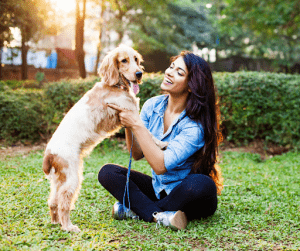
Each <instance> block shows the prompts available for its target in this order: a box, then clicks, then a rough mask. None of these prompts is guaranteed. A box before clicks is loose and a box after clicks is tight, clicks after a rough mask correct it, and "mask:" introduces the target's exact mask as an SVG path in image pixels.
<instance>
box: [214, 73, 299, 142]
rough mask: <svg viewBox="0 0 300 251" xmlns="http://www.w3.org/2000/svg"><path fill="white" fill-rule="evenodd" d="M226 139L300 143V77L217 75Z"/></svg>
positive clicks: (258, 74)
mask: <svg viewBox="0 0 300 251" xmlns="http://www.w3.org/2000/svg"><path fill="white" fill-rule="evenodd" d="M214 79H215V82H216V86H217V88H218V93H219V97H220V104H221V106H220V108H221V114H222V118H223V119H222V120H223V121H222V124H223V127H224V129H225V130H226V134H227V135H226V136H227V140H230V141H233V142H242V141H244V142H245V143H247V142H248V141H251V140H253V139H264V140H266V142H268V141H270V142H272V143H275V144H279V145H291V146H295V145H299V142H300V76H299V75H287V74H275V73H258V72H237V73H217V74H214Z"/></svg>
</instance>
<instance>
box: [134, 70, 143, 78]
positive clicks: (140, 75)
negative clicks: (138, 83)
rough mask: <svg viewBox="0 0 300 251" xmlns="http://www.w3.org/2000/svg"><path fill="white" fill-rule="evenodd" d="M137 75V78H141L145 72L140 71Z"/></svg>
mask: <svg viewBox="0 0 300 251" xmlns="http://www.w3.org/2000/svg"><path fill="white" fill-rule="evenodd" d="M135 75H136V77H137V79H141V78H142V76H143V73H142V72H141V71H138V72H136V73H135Z"/></svg>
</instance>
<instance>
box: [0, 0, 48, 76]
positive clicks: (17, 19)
mask: <svg viewBox="0 0 300 251" xmlns="http://www.w3.org/2000/svg"><path fill="white" fill-rule="evenodd" d="M2 11H3V14H4V15H3V16H2V15H1V16H2V18H3V19H4V23H3V24H4V25H3V24H2V26H3V27H4V28H3V29H2V27H1V30H0V46H1V47H2V46H3V45H4V43H3V42H2V43H1V40H2V41H7V42H9V39H10V38H7V34H8V35H9V34H10V33H9V28H10V27H17V28H19V29H20V31H21V37H22V41H21V44H22V46H21V47H22V49H21V50H22V79H27V52H28V49H29V44H28V42H29V41H33V42H34V41H37V40H38V39H39V38H41V37H42V36H43V35H45V34H47V33H48V32H49V29H48V28H49V27H47V25H46V21H47V19H48V18H50V17H51V11H52V9H51V5H50V2H49V0H4V2H3V3H2V2H1V14H2ZM52 13H53V11H52ZM51 24H53V23H51ZM50 28H51V31H53V26H52V27H50ZM5 36H6V38H5ZM3 37H4V38H3Z"/></svg>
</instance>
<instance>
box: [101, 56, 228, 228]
mask: <svg viewBox="0 0 300 251" xmlns="http://www.w3.org/2000/svg"><path fill="white" fill-rule="evenodd" d="M161 89H162V90H163V91H164V92H165V93H167V95H161V96H157V97H154V98H151V99H149V100H147V102H146V103H145V104H144V106H143V108H142V111H141V114H140V116H139V114H138V112H133V111H128V110H121V109H120V108H119V107H118V106H115V105H112V104H109V106H110V107H111V108H113V109H116V110H118V111H120V113H119V117H120V121H121V123H122V125H124V126H125V127H126V129H125V133H126V143H127V148H128V149H129V150H130V148H131V144H132V133H133V135H134V137H133V147H132V155H133V158H134V159H135V160H139V159H141V158H143V157H145V158H146V160H147V161H148V163H149V165H150V167H151V168H152V177H150V176H148V175H145V174H142V173H140V172H137V171H133V170H132V171H131V173H130V182H129V191H130V206H131V210H129V209H128V201H127V200H126V202H125V205H122V204H121V203H120V202H123V194H124V189H125V183H126V175H127V168H124V167H121V166H118V165H114V164H107V165H104V166H103V167H102V168H101V170H100V172H99V176H98V179H99V182H100V183H101V184H102V185H103V186H104V188H106V189H107V190H108V191H109V192H110V193H111V194H112V195H113V196H114V197H115V198H116V199H117V200H118V201H120V202H116V203H115V205H114V206H113V217H114V218H116V219H124V218H128V217H131V218H134V217H137V216H138V217H139V218H141V219H143V220H145V221H147V222H151V221H155V222H157V223H159V224H163V225H165V226H170V227H171V228H173V229H184V228H185V227H186V225H187V220H192V219H200V218H204V217H208V216H210V215H213V214H214V212H215V211H216V209H217V194H220V193H221V190H222V188H223V185H222V177H221V172H220V170H219V169H218V168H217V165H216V162H217V153H218V141H219V139H220V134H219V131H218V116H217V115H218V111H219V110H218V106H217V104H216V94H215V87H214V82H213V78H212V74H211V70H210V68H209V65H208V64H207V62H206V61H205V60H203V59H202V58H201V57H199V56H196V55H195V54H193V53H191V52H186V51H183V52H181V54H180V55H178V56H176V57H173V58H172V59H171V65H170V67H169V68H168V69H167V70H166V71H165V77H164V80H163V82H162V84H161ZM148 130H149V131H150V132H151V133H152V134H153V135H154V136H155V137H156V138H157V139H159V140H161V141H165V142H168V143H169V144H168V147H167V149H166V150H165V151H163V150H161V149H160V148H158V147H157V146H156V144H155V143H154V142H153V140H152V139H151V135H150V134H149V132H148Z"/></svg>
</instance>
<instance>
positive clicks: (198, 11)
mask: <svg viewBox="0 0 300 251" xmlns="http://www.w3.org/2000/svg"><path fill="white" fill-rule="evenodd" d="M108 2H109V3H110V10H111V13H110V14H111V16H112V18H111V19H110V20H109V22H108V23H107V29H108V30H114V31H116V32H117V33H118V35H119V40H118V41H117V43H119V42H121V41H122V39H123V37H124V36H125V35H128V36H129V37H130V38H131V39H132V40H133V42H134V47H136V48H138V49H139V51H140V52H141V53H142V54H143V56H144V57H145V58H147V57H148V56H149V57H152V59H153V58H156V59H155V60H156V63H155V64H157V65H159V64H160V63H162V62H164V65H162V67H160V69H165V67H166V65H165V64H169V57H170V56H171V55H175V54H177V53H178V52H180V51H181V50H184V49H185V50H186V49H191V48H192V45H193V44H196V45H198V46H199V47H203V46H207V45H209V44H212V43H213V40H212V37H211V35H210V34H211V25H210V24H209V22H208V20H207V18H206V13H205V12H204V8H203V6H202V5H201V3H199V2H194V1H191V0H190V1H185V2H184V3H183V1H179V0H175V1H174V0H173V1H171V0H152V1H133V0H129V1H122V0H110V1H108ZM145 61H150V60H145ZM146 64H147V62H145V65H146ZM146 70H147V67H146ZM156 70H157V69H156Z"/></svg>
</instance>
